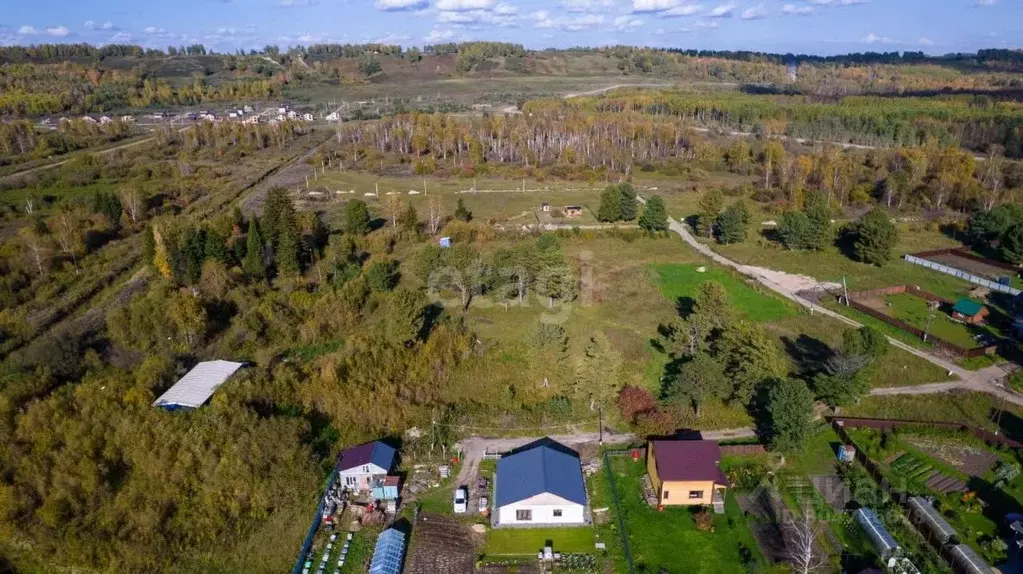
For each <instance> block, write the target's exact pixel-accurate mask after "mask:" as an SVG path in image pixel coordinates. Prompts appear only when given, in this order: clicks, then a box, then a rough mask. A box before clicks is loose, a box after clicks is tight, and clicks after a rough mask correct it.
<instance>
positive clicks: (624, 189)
mask: <svg viewBox="0 0 1023 574" xmlns="http://www.w3.org/2000/svg"><path fill="white" fill-rule="evenodd" d="M618 194H619V204H620V205H621V208H620V211H621V220H622V221H632V220H634V219H636V190H635V189H634V188H633V187H632V184H631V183H622V184H619V185H618Z"/></svg>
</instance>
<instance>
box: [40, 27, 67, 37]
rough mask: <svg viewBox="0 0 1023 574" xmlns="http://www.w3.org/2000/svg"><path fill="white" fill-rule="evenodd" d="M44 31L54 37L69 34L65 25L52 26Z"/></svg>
mask: <svg viewBox="0 0 1023 574" xmlns="http://www.w3.org/2000/svg"><path fill="white" fill-rule="evenodd" d="M46 33H47V34H49V35H51V36H53V37H55V38H67V37H68V36H70V35H71V30H68V29H67V27H66V26H53V27H51V28H47V29H46Z"/></svg>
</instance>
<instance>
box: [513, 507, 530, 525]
mask: <svg viewBox="0 0 1023 574" xmlns="http://www.w3.org/2000/svg"><path fill="white" fill-rule="evenodd" d="M515 520H518V521H519V522H529V521H531V520H533V511H532V510H516V511H515Z"/></svg>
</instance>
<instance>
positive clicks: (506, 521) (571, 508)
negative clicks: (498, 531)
mask: <svg viewBox="0 0 1023 574" xmlns="http://www.w3.org/2000/svg"><path fill="white" fill-rule="evenodd" d="M519 510H529V511H532V520H521V521H520V520H517V519H516V513H517V511H519ZM555 510H561V516H554V511H555ZM497 520H498V525H501V526H507V525H513V524H515V525H527V524H542V525H552V524H553V525H577V524H585V523H586V519H585V508H584V507H583V505H581V504H577V503H575V502H570V501H567V500H565V499H564V498H561V497H560V496H556V495H553V494H549V493H544V494H538V495H536V496H533V497H531V498H527V499H526V500H522V501H519V502H516V503H514V504H506V505H505V506H502V507H500V508H499V509H498V519H497Z"/></svg>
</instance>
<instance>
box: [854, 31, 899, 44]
mask: <svg viewBox="0 0 1023 574" xmlns="http://www.w3.org/2000/svg"><path fill="white" fill-rule="evenodd" d="M860 41H861V42H865V43H867V44H891V43H892V39H891V38H889V37H887V36H878V35H877V34H875V33H873V32H871V33H869V34H867V35H866V36H864V37H863V38H862V39H861V40H860Z"/></svg>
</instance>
